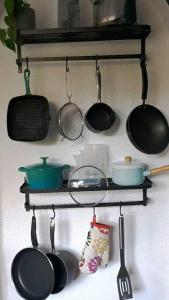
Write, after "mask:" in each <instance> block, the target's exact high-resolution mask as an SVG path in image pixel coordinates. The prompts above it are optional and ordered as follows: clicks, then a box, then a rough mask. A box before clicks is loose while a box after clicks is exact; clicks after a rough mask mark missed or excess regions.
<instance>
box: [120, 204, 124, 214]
mask: <svg viewBox="0 0 169 300" xmlns="http://www.w3.org/2000/svg"><path fill="white" fill-rule="evenodd" d="M121 207H122V202H121V201H120V217H122V216H123V214H122V209H121Z"/></svg>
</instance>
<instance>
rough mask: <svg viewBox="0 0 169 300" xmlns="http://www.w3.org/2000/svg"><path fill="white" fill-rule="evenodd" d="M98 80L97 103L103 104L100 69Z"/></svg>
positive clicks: (97, 71)
mask: <svg viewBox="0 0 169 300" xmlns="http://www.w3.org/2000/svg"><path fill="white" fill-rule="evenodd" d="M96 80H97V102H98V103H101V72H100V67H99V66H97V67H96Z"/></svg>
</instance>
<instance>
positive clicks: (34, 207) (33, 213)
mask: <svg viewBox="0 0 169 300" xmlns="http://www.w3.org/2000/svg"><path fill="white" fill-rule="evenodd" d="M33 216H34V217H36V216H35V206H34V205H33Z"/></svg>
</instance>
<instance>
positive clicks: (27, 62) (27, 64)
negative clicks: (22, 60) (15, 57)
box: [26, 57, 29, 70]
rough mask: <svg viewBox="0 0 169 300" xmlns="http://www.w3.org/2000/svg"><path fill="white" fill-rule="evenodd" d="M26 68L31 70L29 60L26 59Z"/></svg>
mask: <svg viewBox="0 0 169 300" xmlns="http://www.w3.org/2000/svg"><path fill="white" fill-rule="evenodd" d="M26 68H27V69H28V70H29V59H28V57H26Z"/></svg>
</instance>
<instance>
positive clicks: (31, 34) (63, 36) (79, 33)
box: [16, 24, 151, 73]
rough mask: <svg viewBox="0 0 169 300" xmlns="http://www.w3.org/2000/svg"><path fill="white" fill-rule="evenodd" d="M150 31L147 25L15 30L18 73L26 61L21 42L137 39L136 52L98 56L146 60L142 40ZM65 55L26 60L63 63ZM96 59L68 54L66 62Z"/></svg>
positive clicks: (99, 57)
mask: <svg viewBox="0 0 169 300" xmlns="http://www.w3.org/2000/svg"><path fill="white" fill-rule="evenodd" d="M150 32H151V27H150V26H149V25H122V24H119V25H113V26H100V27H88V28H87V27H86V28H78V29H74V30H71V31H66V30H65V29H63V30H61V29H44V30H38V29H37V30H32V31H31V30H26V31H21V32H19V33H18V40H21V43H19V44H18V45H17V59H16V64H17V65H18V72H19V73H21V72H22V64H23V63H26V57H22V46H23V45H24V44H40V43H63V42H64V43H65V42H92V41H111V40H136V39H138V40H140V42H141V45H140V46H141V49H140V53H132V54H131V53H128V54H127V53H125V54H112V55H111V54H110V55H98V56H97V58H98V59H99V60H114V59H116V60H117V59H119V60H121V59H144V60H145V59H146V54H145V40H146V37H147V36H148V34H149V33H150ZM66 58H67V56H54V57H48V56H46V57H29V62H31V63H34V62H53V61H54V62H61V61H63V62H65V61H66ZM92 60H96V55H89V56H86V55H82V56H69V61H92Z"/></svg>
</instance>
